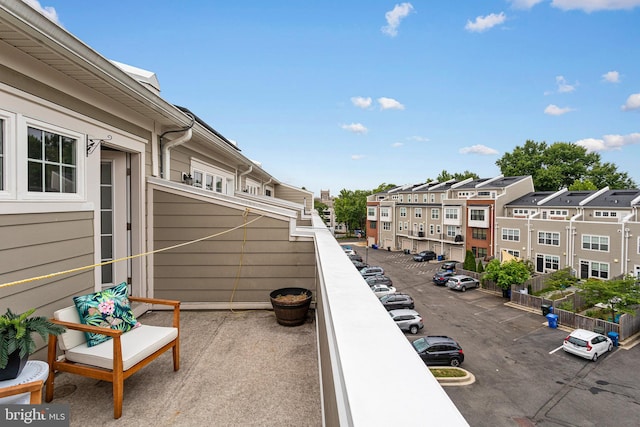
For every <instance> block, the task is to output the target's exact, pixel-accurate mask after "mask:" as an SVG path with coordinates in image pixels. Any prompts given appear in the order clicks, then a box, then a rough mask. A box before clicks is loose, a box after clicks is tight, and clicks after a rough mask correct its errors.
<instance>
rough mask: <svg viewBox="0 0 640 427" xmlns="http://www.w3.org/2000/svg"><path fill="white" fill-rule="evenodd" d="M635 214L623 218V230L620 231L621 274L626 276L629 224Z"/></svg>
mask: <svg viewBox="0 0 640 427" xmlns="http://www.w3.org/2000/svg"><path fill="white" fill-rule="evenodd" d="M633 216H634V213H633V212H631V213H630V214H628V215H627V216H625V217H624V218H622V229H621V230H620V234H621V236H620V238H621V242H620V244H621V248H620V274H625V273H626V271H627V258H628V254H629V229H628V228H627V223H628V222H629V221H630V220H631V218H633Z"/></svg>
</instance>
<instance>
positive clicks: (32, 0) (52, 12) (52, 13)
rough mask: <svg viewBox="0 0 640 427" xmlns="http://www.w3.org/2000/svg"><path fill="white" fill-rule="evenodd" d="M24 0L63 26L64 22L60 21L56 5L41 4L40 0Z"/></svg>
mask: <svg viewBox="0 0 640 427" xmlns="http://www.w3.org/2000/svg"><path fill="white" fill-rule="evenodd" d="M22 1H23V2H25V3H26V4H28V5H29V6H31V7H32V8H34V9H35V10H37V11H38V12H40V13H41V14H42V15H43V16H44V17H45V18H47V19H48V20H50V21H53V22H55V23H56V24H58V25H60V26H62V24H61V23H60V19H59V18H58V12H56V9H55V8H54V7H51V6H42V5H40V2H39V1H38V0H22Z"/></svg>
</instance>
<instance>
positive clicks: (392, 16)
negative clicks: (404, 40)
mask: <svg viewBox="0 0 640 427" xmlns="http://www.w3.org/2000/svg"><path fill="white" fill-rule="evenodd" d="M412 10H413V6H412V5H411V3H401V4H397V5H395V7H394V8H393V9H392V10H390V11H389V12H387V13H385V14H384V19H386V20H387V25H385V26H384V27H382V28H381V29H380V30H381V31H382V33H383V34H386V35H388V36H390V37H395V36H397V35H398V27H399V26H400V21H401V20H402V19H404V18H406V17H407V16H409V14H410V13H411V11H412Z"/></svg>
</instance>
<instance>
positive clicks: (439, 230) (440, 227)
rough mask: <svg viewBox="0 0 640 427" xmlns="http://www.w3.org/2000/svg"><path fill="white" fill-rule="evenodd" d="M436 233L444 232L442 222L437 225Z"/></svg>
mask: <svg viewBox="0 0 640 427" xmlns="http://www.w3.org/2000/svg"><path fill="white" fill-rule="evenodd" d="M436 233H438V234H441V233H442V226H441V225H440V224H437V225H436Z"/></svg>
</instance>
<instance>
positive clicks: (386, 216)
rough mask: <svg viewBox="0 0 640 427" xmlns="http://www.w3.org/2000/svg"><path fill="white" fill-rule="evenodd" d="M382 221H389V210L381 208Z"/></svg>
mask: <svg viewBox="0 0 640 427" xmlns="http://www.w3.org/2000/svg"><path fill="white" fill-rule="evenodd" d="M380 219H389V208H386V207H381V208H380Z"/></svg>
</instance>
